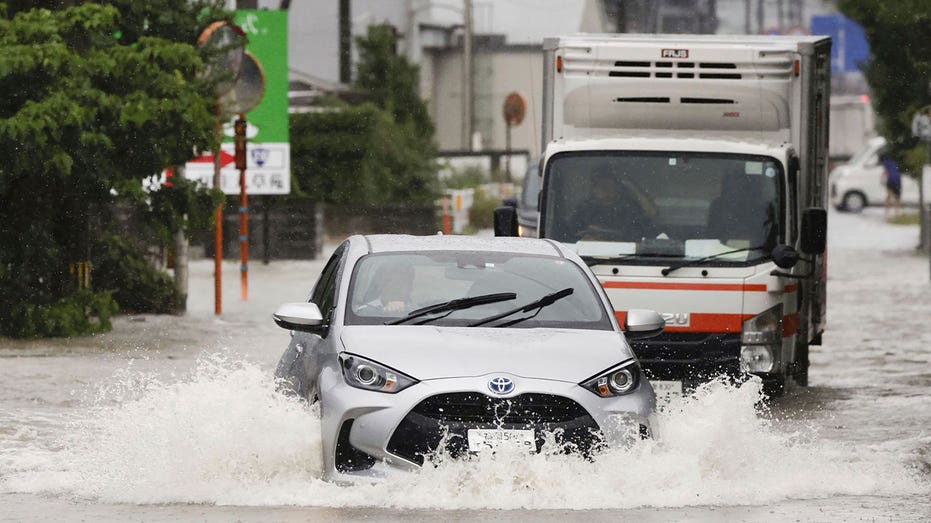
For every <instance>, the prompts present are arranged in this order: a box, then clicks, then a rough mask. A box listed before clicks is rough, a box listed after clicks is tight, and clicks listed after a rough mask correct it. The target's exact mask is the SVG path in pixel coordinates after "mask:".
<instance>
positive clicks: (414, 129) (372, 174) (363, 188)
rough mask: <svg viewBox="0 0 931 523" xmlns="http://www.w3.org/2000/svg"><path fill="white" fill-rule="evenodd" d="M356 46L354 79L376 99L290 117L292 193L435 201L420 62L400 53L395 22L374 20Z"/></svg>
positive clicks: (343, 200) (357, 202) (350, 199)
mask: <svg viewBox="0 0 931 523" xmlns="http://www.w3.org/2000/svg"><path fill="white" fill-rule="evenodd" d="M357 45H358V49H359V64H358V70H357V75H356V76H357V83H356V85H357V86H358V87H360V88H361V89H363V90H365V91H366V92H367V93H368V94H369V100H371V102H369V103H364V104H361V105H359V106H355V107H350V106H347V105H345V104H343V103H339V102H335V101H333V100H328V101H327V103H326V108H327V109H328V110H325V111H321V112H316V113H305V114H297V115H292V116H291V122H290V126H291V128H290V135H291V169H292V173H293V177H294V181H295V184H294V185H295V186H296V190H295V191H294V192H295V193H296V195H297V196H298V197H307V198H311V199H313V200H316V201H320V202H325V203H328V204H332V205H340V206H353V207H379V206H384V205H386V204H393V205H412V206H421V205H431V204H432V203H433V200H434V199H435V198H436V196H437V183H436V176H435V172H436V166H435V165H434V158H435V156H436V149H435V146H434V144H433V141H432V138H433V123H432V122H431V121H430V116H429V113H428V111H427V107H426V105H425V104H424V102H423V100H421V99H420V96H419V94H418V93H419V90H418V74H419V73H418V69H417V67H416V66H413V65H411V64H409V63H408V62H407V60H406V59H404V58H403V57H399V56H397V54H396V52H395V42H394V36H393V31H392V30H391V28H390V26H371V27H369V31H368V35H367V36H366V37H365V38H359V39H357Z"/></svg>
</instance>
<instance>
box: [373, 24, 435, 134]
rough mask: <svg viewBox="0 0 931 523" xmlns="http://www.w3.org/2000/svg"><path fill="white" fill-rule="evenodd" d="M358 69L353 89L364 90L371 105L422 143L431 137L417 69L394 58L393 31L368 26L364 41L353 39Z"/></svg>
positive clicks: (402, 60) (430, 128) (397, 57)
mask: <svg viewBox="0 0 931 523" xmlns="http://www.w3.org/2000/svg"><path fill="white" fill-rule="evenodd" d="M356 46H357V48H358V50H359V65H358V69H357V71H356V82H355V83H356V85H357V86H358V87H361V88H362V89H364V90H366V91H367V92H368V93H369V94H370V97H371V100H372V102H374V103H375V105H377V106H378V107H380V108H382V109H385V110H387V111H388V112H389V113H391V114H392V116H394V120H395V121H396V122H398V123H399V124H402V125H407V124H410V125H411V127H410V129H411V130H412V131H413V132H414V133H416V135H417V136H418V137H420V138H421V139H423V140H424V141H427V142H428V141H429V140H430V139H431V138H432V137H433V131H434V129H433V121H432V120H430V113H429V111H428V110H427V105H426V104H425V103H424V101H423V100H422V99H421V98H420V94H419V93H420V88H419V82H420V80H419V77H420V69H419V68H418V67H417V66H416V65H413V64H411V63H410V62H408V61H407V59H406V58H404V57H403V56H398V54H397V38H396V37H395V33H394V28H393V27H392V26H390V25H388V24H382V25H370V26H369V28H368V33H367V34H366V36H365V38H362V37H359V38H356Z"/></svg>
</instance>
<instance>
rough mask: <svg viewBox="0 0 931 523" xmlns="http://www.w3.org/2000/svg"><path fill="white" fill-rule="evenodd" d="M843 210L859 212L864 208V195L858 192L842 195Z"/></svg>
mask: <svg viewBox="0 0 931 523" xmlns="http://www.w3.org/2000/svg"><path fill="white" fill-rule="evenodd" d="M843 207H844V210H846V211H848V212H860V211H862V210H863V208H864V207H866V195H865V194H863V193H861V192H858V191H851V192H849V193H847V194H845V195H844V203H843Z"/></svg>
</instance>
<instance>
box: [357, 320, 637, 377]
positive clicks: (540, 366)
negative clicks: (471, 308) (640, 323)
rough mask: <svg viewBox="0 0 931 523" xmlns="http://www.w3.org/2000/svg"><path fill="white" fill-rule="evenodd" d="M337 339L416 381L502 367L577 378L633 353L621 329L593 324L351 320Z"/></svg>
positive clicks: (501, 369) (476, 373)
mask: <svg viewBox="0 0 931 523" xmlns="http://www.w3.org/2000/svg"><path fill="white" fill-rule="evenodd" d="M340 340H341V341H342V343H343V348H344V350H345V351H346V352H351V353H353V354H358V355H359V356H362V357H365V358H370V359H372V360H375V361H377V362H378V363H382V364H384V365H387V366H389V367H392V368H394V369H397V370H399V371H401V372H403V373H405V374H408V375H410V376H411V377H414V378H416V379H418V380H421V381H423V380H430V379H437V378H453V377H465V376H482V375H485V374H490V373H493V372H501V373H508V374H513V375H515V376H520V377H524V378H539V379H552V380H561V381H571V382H573V383H578V382H581V381H582V380H584V379H586V378H590V377H592V376H593V375H595V374H597V373H599V372H601V371H603V370H606V369H608V368H609V367H611V366H613V365H615V364H617V363H620V362H622V361H626V360H629V359H631V358H633V353H632V352H631V350H630V347H629V346H628V345H627V342H626V341H625V340H624V336H623V335H622V334H621V333H619V332H614V331H598V330H578V329H514V328H512V329H496V328H482V327H433V326H428V325H416V326H413V325H410V326H409V325H392V326H381V325H377V326H350V327H345V328H344V329H343V331H342V335H341V336H340Z"/></svg>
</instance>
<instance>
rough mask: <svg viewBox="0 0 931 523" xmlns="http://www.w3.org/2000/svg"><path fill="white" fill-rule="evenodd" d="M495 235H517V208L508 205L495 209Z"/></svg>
mask: <svg viewBox="0 0 931 523" xmlns="http://www.w3.org/2000/svg"><path fill="white" fill-rule="evenodd" d="M495 236H517V209H515V208H514V207H510V206H506V205H505V206H502V207H498V208H497V209H495Z"/></svg>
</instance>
